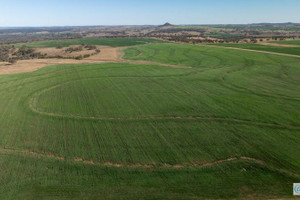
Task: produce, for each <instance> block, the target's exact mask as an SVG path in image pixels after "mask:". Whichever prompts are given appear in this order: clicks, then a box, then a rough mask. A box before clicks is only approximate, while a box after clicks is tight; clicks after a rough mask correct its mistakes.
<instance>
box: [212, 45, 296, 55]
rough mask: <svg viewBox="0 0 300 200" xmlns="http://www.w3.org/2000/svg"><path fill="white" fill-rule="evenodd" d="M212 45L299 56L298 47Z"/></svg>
mask: <svg viewBox="0 0 300 200" xmlns="http://www.w3.org/2000/svg"><path fill="white" fill-rule="evenodd" d="M214 45H217V46H224V47H236V48H242V49H251V50H258V51H270V52H275V53H285V54H292V55H300V46H299V47H277V46H268V45H261V44H214Z"/></svg>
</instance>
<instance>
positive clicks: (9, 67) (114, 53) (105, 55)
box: [0, 46, 122, 74]
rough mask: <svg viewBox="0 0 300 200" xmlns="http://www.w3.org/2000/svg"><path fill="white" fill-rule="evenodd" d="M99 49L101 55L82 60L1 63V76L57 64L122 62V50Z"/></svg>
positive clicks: (52, 50) (49, 51) (45, 50)
mask: <svg viewBox="0 0 300 200" xmlns="http://www.w3.org/2000/svg"><path fill="white" fill-rule="evenodd" d="M97 47H98V49H99V50H100V51H101V52H100V53H99V54H96V55H93V56H90V57H88V58H86V59H82V60H75V59H59V58H47V59H31V60H20V61H18V62H17V63H15V64H8V63H5V62H0V74H16V73H25V72H33V71H36V70H38V69H40V68H42V67H45V66H49V65H56V64H88V63H101V62H118V61H120V59H121V55H122V54H121V53H120V52H121V49H120V48H114V47H106V46H97ZM37 51H38V52H42V53H47V54H48V55H53V56H55V55H60V54H59V53H61V52H64V49H56V48H43V49H37ZM87 51H89V52H90V51H92V52H93V50H87ZM74 53H76V54H78V53H80V54H79V55H84V54H85V53H87V52H85V51H81V52H74ZM62 56H63V55H62ZM72 56H73V55H72ZM74 56H75V55H74Z"/></svg>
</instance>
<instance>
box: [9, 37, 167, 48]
mask: <svg viewBox="0 0 300 200" xmlns="http://www.w3.org/2000/svg"><path fill="white" fill-rule="evenodd" d="M155 42H158V43H162V41H160V40H155V39H150V38H82V39H67V40H44V41H35V42H28V43H19V44H17V45H15V46H16V47H21V46H22V45H26V46H27V47H30V48H43V47H58V46H63V47H67V46H70V45H80V44H92V45H104V46H111V47H123V46H134V45H140V44H146V43H155Z"/></svg>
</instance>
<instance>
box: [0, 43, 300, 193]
mask: <svg viewBox="0 0 300 200" xmlns="http://www.w3.org/2000/svg"><path fill="white" fill-rule="evenodd" d="M80 42H82V41H80ZM114 42H115V44H114V43H112V44H111V45H115V46H129V43H130V44H131V45H136V43H139V42H138V41H135V42H132V41H123V40H122V42H120V43H118V42H119V41H117V40H114ZM144 42H146V41H144ZM148 42H151V41H147V43H148ZM154 42H155V43H151V44H143V45H140V46H134V47H131V48H128V49H126V50H125V51H124V57H123V58H124V59H128V60H141V61H151V62H155V63H157V64H156V65H150V64H148V65H147V64H129V63H102V64H81V65H55V66H49V67H45V68H42V69H40V70H38V71H35V72H33V73H27V74H14V75H1V76H0V101H1V104H0V127H1V130H0V170H1V173H0V185H1V187H0V199H202V198H206V199H207V198H210V199H220V198H226V199H228V198H244V199H246V198H254V199H264V198H275V199H276V198H289V197H292V183H294V182H299V179H300V154H299V152H300V145H299V144H300V120H299V119H300V112H299V110H300V84H299V83H300V64H299V58H291V57H284V56H276V55H268V54H261V53H255V52H246V51H239V50H234V49H226V48H215V47H209V46H196V45H183V44H169V43H156V42H157V41H154ZM43 43H44V44H39V45H44V46H52V44H45V42H43ZM85 43H86V41H85ZM91 43H93V41H91ZM125 43H126V45H125ZM76 44H77V42H76ZM98 44H99V43H98ZM35 45H37V44H35ZM53 45H54V44H53ZM63 45H70V44H69V42H66V43H63ZM33 46H34V45H33ZM159 63H162V64H164V65H160V64H159ZM166 64H172V65H178V66H183V67H185V68H172V67H168V65H166ZM188 67H189V68H188Z"/></svg>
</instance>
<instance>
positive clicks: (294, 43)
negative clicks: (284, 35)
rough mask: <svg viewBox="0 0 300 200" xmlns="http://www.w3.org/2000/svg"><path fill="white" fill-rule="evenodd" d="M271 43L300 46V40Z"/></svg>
mask: <svg viewBox="0 0 300 200" xmlns="http://www.w3.org/2000/svg"><path fill="white" fill-rule="evenodd" d="M271 43H277V44H291V45H299V46H300V40H299V39H298V40H284V41H273V42H271Z"/></svg>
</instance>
